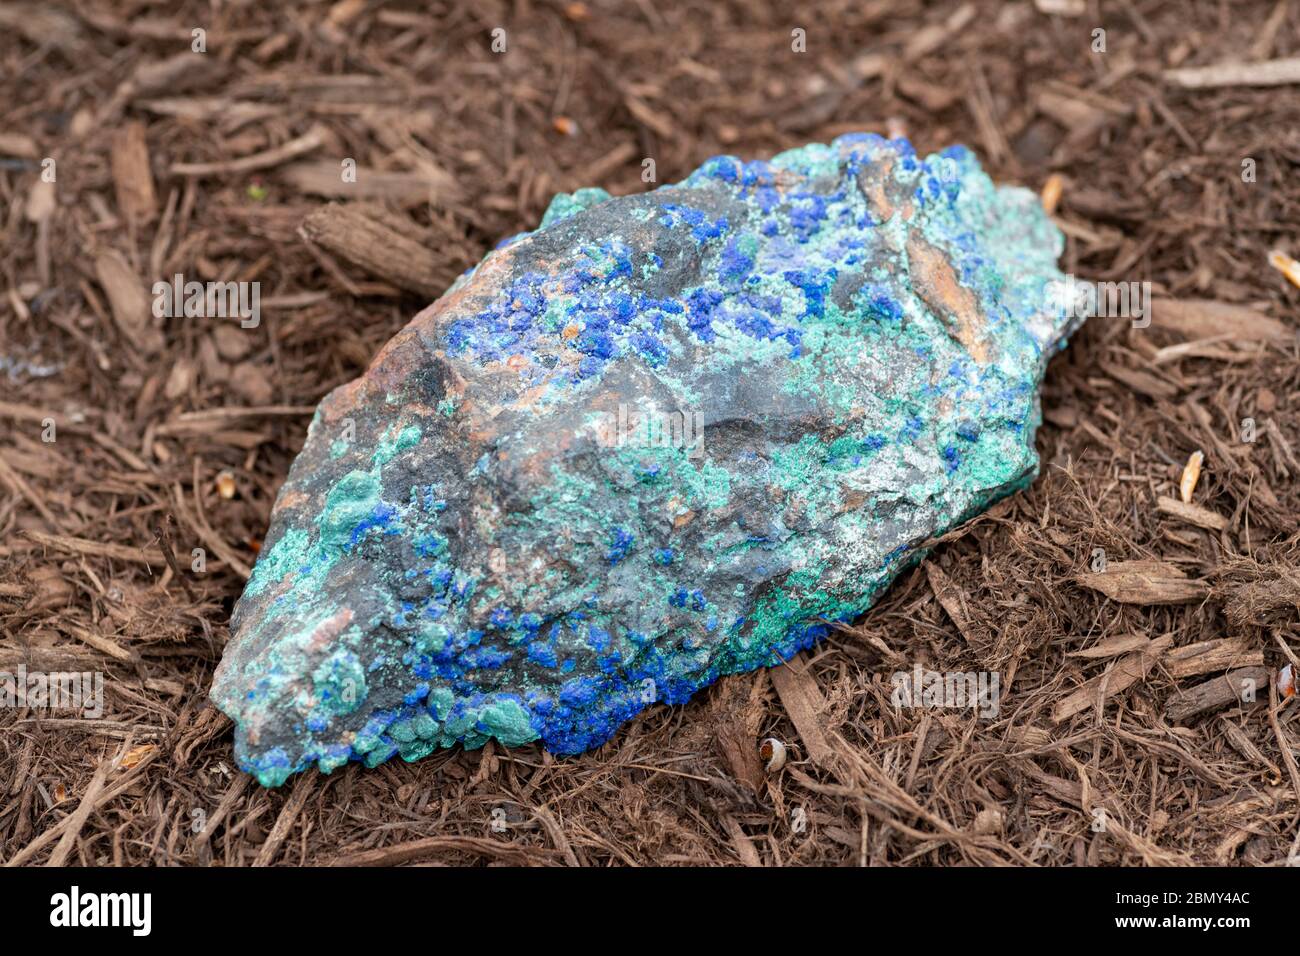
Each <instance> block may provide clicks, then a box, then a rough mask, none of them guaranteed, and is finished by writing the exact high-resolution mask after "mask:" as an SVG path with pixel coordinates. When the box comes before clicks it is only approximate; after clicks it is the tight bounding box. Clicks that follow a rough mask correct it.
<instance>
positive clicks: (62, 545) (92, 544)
mask: <svg viewBox="0 0 1300 956" xmlns="http://www.w3.org/2000/svg"><path fill="white" fill-rule="evenodd" d="M24 534H26V536H27V537H28V538H30V539H31V540H32V541H35V542H36V543H37V544H40V545H44V546H45V547H47V548H54V549H55V550H57V551H67V552H69V553H71V554H87V555H92V556H94V557H97V558H112V559H113V560H115V561H132V562H134V563H136V564H154V563H155V562H160V561H161V556H159V557H157V558H151V557H149V556H148V555H147V554H145V553H144V549H143V548H128V547H126V546H125V545H121V544H108V543H105V542H100V541H90V540H87V539H86V538H74V537H71V536H70V535H66V534H45V533H44V532H42V531H26V532H24Z"/></svg>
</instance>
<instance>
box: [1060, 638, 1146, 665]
mask: <svg viewBox="0 0 1300 956" xmlns="http://www.w3.org/2000/svg"><path fill="white" fill-rule="evenodd" d="M1150 646H1151V638H1149V637H1147V636H1146V635H1145V634H1117V635H1115V636H1114V637H1108V638H1106V639H1105V640H1103V641H1101V642H1100V643H1098V644H1095V645H1093V646H1092V647H1088V648H1085V649H1084V650H1081V651H1070V652H1069V653H1068V654H1066V655H1065V656H1066V657H1081V658H1083V659H1084V660H1104V659H1105V658H1107V657H1118V656H1119V655H1120V654H1128V653H1130V652H1132V651H1140V650H1145V649H1146V648H1148V647H1150Z"/></svg>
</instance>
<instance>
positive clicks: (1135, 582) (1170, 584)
mask: <svg viewBox="0 0 1300 956" xmlns="http://www.w3.org/2000/svg"><path fill="white" fill-rule="evenodd" d="M1074 579H1075V581H1077V582H1078V583H1079V584H1082V585H1083V586H1084V587H1087V588H1092V589H1093V590H1094V591H1100V592H1101V593H1102V594H1104V595H1106V596H1107V597H1108V598H1110V599H1111V600H1112V601H1118V602H1119V603H1121V604H1182V603H1184V602H1186V601H1199V600H1201V599H1203V598H1204V597H1206V596H1207V595H1208V594H1209V593H1210V589H1209V586H1208V585H1207V584H1206V583H1205V582H1204V581H1201V580H1197V579H1194V578H1189V577H1187V575H1186V574H1184V573H1183V572H1182V571H1181V570H1179V569H1178V568H1177V567H1175V566H1174V565H1172V564H1166V563H1165V562H1163V561H1117V562H1115V563H1113V564H1110V565H1108V566H1107V568H1106V570H1105V571H1101V572H1094V571H1085V572H1083V573H1081V574H1076V575H1075V577H1074Z"/></svg>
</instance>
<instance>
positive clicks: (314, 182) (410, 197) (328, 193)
mask: <svg viewBox="0 0 1300 956" xmlns="http://www.w3.org/2000/svg"><path fill="white" fill-rule="evenodd" d="M279 176H280V178H281V179H283V180H284V181H285V182H287V183H289V184H290V185H291V186H293V187H294V188H295V189H298V190H300V191H301V192H305V193H310V194H311V195H313V196H325V197H326V198H329V199H343V198H348V199H377V200H389V201H392V202H395V203H398V204H399V205H403V206H416V205H420V204H422V203H435V202H443V203H445V202H446V201H447V200H449V199H452V198H454V197H455V196H457V195H458V190H457V188H456V181H455V180H454V179H453V178H452V177H451V176H450V175H449V174H448V173H445V172H443V171H442V170H436V169H433V168H432V167H426V168H424V169H421V170H417V171H414V172H381V171H379V170H375V169H367V168H365V167H357V169H356V179H355V180H354V181H351V182H344V180H343V176H342V168H341V167H340V165H339V164H338V163H337V162H333V161H330V160H323V161H321V162H307V163H294V164H293V165H291V166H286V167H285V168H284V169H282V170H281V171H280V173H279Z"/></svg>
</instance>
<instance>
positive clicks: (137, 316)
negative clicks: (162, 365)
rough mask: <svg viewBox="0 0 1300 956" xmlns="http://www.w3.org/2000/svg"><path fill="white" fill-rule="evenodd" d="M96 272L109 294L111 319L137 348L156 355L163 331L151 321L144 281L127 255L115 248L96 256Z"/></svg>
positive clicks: (150, 310) (150, 306) (161, 342)
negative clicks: (128, 261) (124, 255)
mask: <svg viewBox="0 0 1300 956" xmlns="http://www.w3.org/2000/svg"><path fill="white" fill-rule="evenodd" d="M95 275H96V276H97V277H98V278H99V284H100V285H102V286H103V287H104V292H105V293H106V294H107V295H108V304H109V306H110V308H111V309H112V311H113V321H114V322H116V323H117V327H118V330H119V331H120V332H121V333H122V335H123V336H125V338H126V339H127V341H129V342H130V343H131V345H133V346H134V347H135V348H136V349H137V350H138V351H139V352H142V353H144V354H145V355H156V354H158V352H160V351H162V347H163V337H162V333H161V332H159V331H158V330H157V329H156V328H154V326H153V324H152V318H153V309H152V305H151V303H150V300H149V296H148V294H147V293H146V291H145V287H144V283H143V282H141V281H140V277H139V276H138V275H136V273H135V270H134V269H132V268H131V267H130V266H129V265H128V264H127V261H126V259H124V258H123V257H122V255H121V254H120V253H118V252H116V251H114V250H110V251H107V252H101V253H100V254H99V255H98V256H96V257H95Z"/></svg>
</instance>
